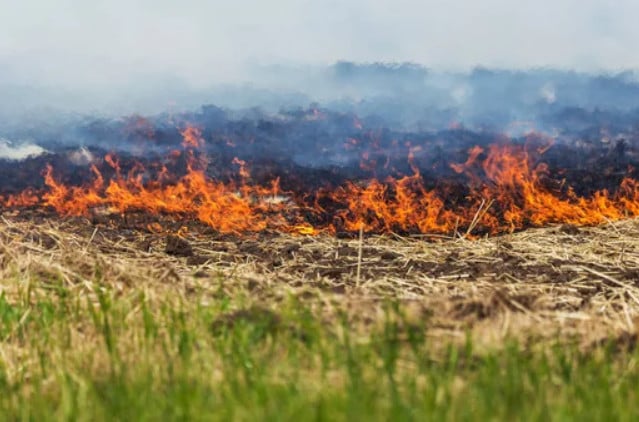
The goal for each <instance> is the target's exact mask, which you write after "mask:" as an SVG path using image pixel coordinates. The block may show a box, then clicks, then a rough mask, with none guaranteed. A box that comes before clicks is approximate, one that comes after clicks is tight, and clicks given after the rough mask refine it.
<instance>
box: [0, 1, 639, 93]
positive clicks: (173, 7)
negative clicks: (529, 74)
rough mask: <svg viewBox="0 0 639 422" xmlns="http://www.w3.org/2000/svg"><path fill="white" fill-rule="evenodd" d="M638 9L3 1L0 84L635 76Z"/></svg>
mask: <svg viewBox="0 0 639 422" xmlns="http://www.w3.org/2000/svg"><path fill="white" fill-rule="evenodd" d="M637 16H639V2H637V1H636V0H615V1H614V2H612V1H609V0H608V1H605V0H579V1H578V0H536V1H534V2H533V1H525V2H524V1H516V0H482V1H478V0H421V1H419V0H325V1H322V0H315V1H308V0H234V1H217V0H212V1H204V0H137V1H136V0H109V1H103V0H91V1H86V0H57V1H50V0H0V76H1V77H2V78H4V79H5V81H6V80H12V81H15V82H16V83H24V84H29V83H39V84H50V85H58V86H67V85H69V86H73V85H78V84H85V85H94V86H109V84H113V83H115V82H122V81H132V80H135V79H136V78H151V79H153V78H155V77H157V78H162V77H175V78H176V79H180V80H184V81H187V82H188V83H191V84H195V85H198V84H199V85H206V84H211V83H215V82H219V81H224V82H227V81H239V80H242V79H243V78H245V77H246V72H245V69H247V68H249V67H251V66H255V65H270V64H287V65H327V64H331V63H333V62H335V61H337V60H341V59H344V60H352V61H358V62H372V61H399V62H401V61H410V62H415V63H420V64H423V65H425V66H427V67H434V68H443V69H467V68H470V67H473V66H476V65H483V66H489V67H502V68H503V67H508V68H527V67H558V68H569V69H577V70H601V69H603V70H616V69H629V68H630V69H634V68H639V53H638V52H637V49H636V41H637V40H639V25H637V24H636V17H637Z"/></svg>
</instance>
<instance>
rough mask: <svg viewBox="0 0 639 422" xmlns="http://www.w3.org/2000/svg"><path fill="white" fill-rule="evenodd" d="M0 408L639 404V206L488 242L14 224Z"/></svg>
mask: <svg viewBox="0 0 639 422" xmlns="http://www.w3.org/2000/svg"><path fill="white" fill-rule="evenodd" d="M0 252H1V254H0V273H1V280H2V281H1V282H0V292H1V293H0V417H1V418H2V419H3V420H39V421H41V420H51V419H55V420H58V419H66V420H159V419H163V420H229V419H234V420H256V419H258V420H260V419H266V420H273V419H277V420H308V419H314V420H377V419H380V420H388V419H393V420H424V419H425V418H433V419H435V420H442V419H444V420H446V419H455V420H457V419H478V420H487V419H497V420H515V419H525V420H548V419H581V418H584V419H597V420H603V419H605V420H609V419H622V420H632V419H636V418H637V417H639V409H638V408H637V406H636V403H637V400H639V391H638V390H637V388H636V386H637V385H639V367H637V359H638V358H639V351H637V348H636V343H637V328H638V327H639V319H638V316H639V284H638V283H637V281H638V280H639V221H636V220H625V221H619V222H614V223H613V222H610V223H608V224H604V225H601V226H597V227H588V228H578V227H574V226H557V227H551V228H545V229H533V230H527V231H523V232H519V233H514V234H509V235H504V236H498V237H491V238H481V239H473V240H469V239H466V238H465V237H464V236H457V237H456V238H444V237H424V236H422V237H411V238H406V237H404V238H400V237H394V236H390V235H387V236H374V237H371V236H361V237H360V238H355V239H339V238H336V237H331V236H328V235H321V236H313V237H305V236H288V235H282V234H254V235H243V236H235V235H221V234H217V233H215V232H213V231H212V230H210V229H207V228H205V227H200V226H197V225H186V226H182V224H181V223H180V222H179V221H158V222H151V223H149V222H148V221H146V220H145V217H144V216H140V218H139V220H136V219H135V216H129V217H127V218H126V219H124V218H115V217H114V218H111V217H105V219H103V220H101V221H99V222H96V221H95V220H94V221H89V220H87V219H83V218H72V219H60V218H57V217H53V216H49V215H41V213H40V212H36V213H34V214H29V213H28V212H20V213H17V212H16V213H14V214H13V215H11V214H9V213H5V215H4V216H2V217H1V220H0Z"/></svg>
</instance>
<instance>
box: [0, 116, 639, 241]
mask: <svg viewBox="0 0 639 422" xmlns="http://www.w3.org/2000/svg"><path fill="white" fill-rule="evenodd" d="M181 133H182V137H183V147H184V150H183V151H172V152H171V153H170V156H169V157H170V158H173V159H176V158H178V157H181V156H183V157H186V161H187V166H186V172H185V174H184V175H183V176H180V177H178V176H176V175H174V174H172V173H171V172H170V171H169V170H168V168H167V167H166V166H165V165H161V166H156V168H155V169H154V171H151V170H149V169H147V168H145V167H144V166H143V165H142V164H140V163H137V164H135V165H133V166H130V170H128V171H126V172H125V171H123V170H122V165H121V163H120V161H119V159H118V157H117V156H115V155H114V154H107V155H106V156H105V157H104V160H103V161H104V163H105V164H106V166H105V167H104V168H99V166H98V164H95V163H94V164H91V167H90V169H91V172H92V174H93V177H92V180H91V181H90V182H89V183H87V184H84V185H81V186H72V185H68V184H65V183H63V182H62V181H60V180H58V179H57V178H56V176H55V175H54V170H53V168H52V167H51V166H50V165H49V166H47V167H46V168H45V170H44V173H43V175H44V183H45V185H46V189H45V190H44V191H41V192H40V191H36V190H34V189H28V190H25V191H23V192H21V193H18V194H15V195H8V196H5V197H2V198H0V201H1V203H2V205H3V206H4V207H6V208H16V207H31V206H45V207H50V208H52V209H53V210H55V211H56V212H58V213H59V214H61V215H63V216H81V215H84V216H87V215H90V214H91V213H92V212H95V211H96V210H106V211H107V212H110V213H119V214H124V213H127V212H129V211H133V210H138V211H144V212H147V213H151V214H160V215H175V216H179V217H182V218H185V219H189V218H192V219H197V220H199V221H200V222H202V223H205V224H207V225H209V226H211V227H212V228H214V229H216V230H217V231H219V232H221V233H247V232H261V231H265V230H269V231H279V232H286V233H296V234H300V235H317V234H319V233H323V232H327V233H337V232H341V231H348V232H357V231H359V230H360V229H361V230H363V231H365V232H367V233H391V232H400V233H441V234H451V233H455V232H459V233H463V234H464V235H467V236H468V235H469V236H472V235H473V233H491V234H494V233H500V232H508V231H512V230H516V229H520V228H524V227H540V226H545V225H549V224H556V223H568V224H574V225H594V224H598V223H602V222H605V221H610V220H618V219H621V218H625V217H631V216H639V181H637V180H635V179H633V178H631V177H626V178H625V179H623V181H622V182H621V184H620V186H619V187H618V189H616V190H615V191H614V193H613V192H610V191H607V190H600V191H596V192H594V193H593V194H592V195H589V196H588V197H582V196H579V195H577V194H576V193H575V191H574V189H572V188H570V187H566V186H562V185H558V184H555V185H552V184H549V183H548V179H549V177H550V172H549V169H548V166H547V165H546V164H544V163H543V161H542V160H541V158H542V156H543V154H544V153H545V152H546V151H547V150H548V148H550V146H551V145H552V142H551V141H550V140H542V142H530V143H526V144H524V145H519V144H507V143H495V144H492V145H489V146H487V147H479V146H475V147H472V148H470V149H469V150H468V156H467V159H466V160H465V161H464V162H462V163H453V164H450V167H451V170H452V171H453V172H454V173H456V174H458V175H460V177H465V178H466V179H467V180H468V183H467V184H466V185H465V188H464V189H466V190H465V191H464V192H465V193H464V196H463V199H462V200H461V202H460V200H459V199H452V198H453V197H454V198H459V194H457V195H451V189H454V187H451V186H450V185H445V184H439V185H434V186H432V183H431V184H429V182H428V181H426V180H424V178H423V176H422V175H421V174H420V172H419V170H418V167H417V165H416V163H415V155H416V153H417V152H419V151H420V148H421V147H420V146H410V147H409V148H408V151H409V152H408V154H409V155H408V163H409V164H410V166H411V168H412V169H413V174H411V175H407V176H403V177H396V178H393V177H389V178H386V179H384V180H378V179H371V180H368V181H365V182H346V183H344V184H343V185H342V186H338V187H333V188H328V187H326V188H323V189H320V190H318V191H315V192H302V193H293V192H285V191H282V189H281V187H280V181H279V179H273V180H272V181H270V183H267V184H264V185H259V184H254V183H252V181H251V180H252V179H251V173H250V170H249V166H248V164H247V163H246V162H245V161H243V160H241V159H239V158H235V159H234V160H233V161H232V163H233V164H235V165H236V166H237V167H238V169H237V175H238V177H237V178H236V180H230V181H226V182H223V181H218V180H214V179H212V178H210V177H208V176H207V174H206V169H207V166H208V160H207V157H206V156H205V155H204V154H203V153H201V151H199V150H200V149H201V148H202V146H203V145H204V140H203V138H202V132H201V131H200V130H199V129H197V128H195V127H192V126H188V127H186V128H185V129H184V130H183V131H182V132H181ZM347 145H349V146H355V145H357V140H354V139H349V140H347ZM364 158H367V157H366V156H364ZM371 163H373V162H371ZM373 164H374V163H373ZM107 169H110V170H109V174H111V173H112V174H113V175H112V176H110V177H105V174H106V173H105V171H106V170H107ZM152 175H154V176H153V178H150V177H151V176H152ZM429 186H430V187H429ZM549 186H551V187H549ZM148 229H149V230H150V231H153V232H161V231H162V228H161V226H158V225H157V224H156V223H150V224H149V225H148ZM187 230H188V227H187V226H184V228H183V229H181V231H180V233H182V234H184V233H187Z"/></svg>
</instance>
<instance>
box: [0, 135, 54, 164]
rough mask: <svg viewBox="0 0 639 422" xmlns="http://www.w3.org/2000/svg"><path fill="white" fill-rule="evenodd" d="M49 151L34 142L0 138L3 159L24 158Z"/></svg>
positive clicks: (0, 151)
mask: <svg viewBox="0 0 639 422" xmlns="http://www.w3.org/2000/svg"><path fill="white" fill-rule="evenodd" d="M46 152H47V151H46V150H45V149H44V148H42V147H40V146H38V145H34V144H30V143H17V144H14V143H13V142H11V141H9V140H7V139H3V138H0V159H3V160H24V159H25V158H33V157H37V156H39V155H42V154H45V153H46Z"/></svg>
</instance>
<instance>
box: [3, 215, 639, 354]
mask: <svg viewBox="0 0 639 422" xmlns="http://www.w3.org/2000/svg"><path fill="white" fill-rule="evenodd" d="M179 232H180V236H181V237H182V238H183V239H184V240H186V242H187V243H188V245H186V244H184V245H182V246H184V247H186V248H187V249H186V250H183V251H181V250H177V251H173V253H177V254H178V255H180V254H181V255H185V256H174V255H169V254H167V253H166V243H167V239H168V237H167V234H166V233H152V232H150V231H148V230H146V231H144V230H131V229H128V228H122V227H121V226H117V225H116V226H114V227H111V226H109V225H97V226H94V225H92V224H90V223H89V222H88V221H85V220H81V219H73V220H60V219H25V218H23V217H19V216H17V217H13V218H12V217H3V219H2V222H1V223H0V250H1V251H2V260H1V267H0V279H2V280H3V281H2V282H0V291H2V292H3V293H4V294H5V296H6V297H7V298H8V299H9V300H11V298H17V297H18V295H24V294H25V291H27V290H30V291H33V292H36V293H37V292H38V291H39V292H40V293H39V294H47V289H49V288H53V287H51V286H48V284H47V280H57V281H56V282H61V283H63V284H64V286H65V287H66V288H67V289H69V290H70V291H72V292H74V294H77V295H79V296H86V297H88V298H93V300H97V299H95V290H96V288H99V283H98V282H96V280H97V279H98V277H97V276H96V272H98V273H100V274H99V279H100V280H102V281H100V283H104V282H107V283H109V285H110V287H111V288H113V289H115V290H116V291H120V292H121V293H122V294H123V295H127V294H133V293H135V292H140V291H143V292H144V294H145V295H147V296H148V297H149V298H151V300H152V298H153V297H155V296H157V297H162V298H163V299H166V298H170V297H176V298H180V299H181V300H189V298H190V297H191V296H192V297H196V296H197V298H198V299H197V300H202V301H215V300H218V298H219V297H221V295H224V296H225V297H241V298H242V303H245V304H255V305H260V306H263V307H267V308H269V309H277V307H278V306H279V304H281V303H284V302H286V300H287V298H289V297H291V296H294V297H295V298H297V299H298V300H300V301H302V302H303V303H305V304H307V305H308V307H309V308H311V309H313V310H314V312H315V313H317V314H318V315H321V316H322V318H324V319H325V321H326V322H327V323H331V322H332V321H333V320H334V319H335V318H336V316H338V315H341V314H343V313H346V314H348V316H349V318H350V319H351V321H352V323H353V327H360V328H362V329H365V327H366V326H368V325H370V324H371V323H374V322H375V321H377V320H378V317H379V316H380V315H382V314H383V306H382V305H383V304H384V303H385V302H386V301H387V300H388V299H389V298H392V299H396V300H398V301H401V302H402V303H404V304H405V306H404V309H405V312H406V313H407V314H408V316H409V318H412V319H414V320H423V319H426V318H427V319H429V320H430V324H429V325H430V327H431V330H430V332H429V335H430V336H433V337H435V338H442V343H445V342H447V340H450V339H461V340H463V339H464V338H465V337H466V335H467V334H470V335H471V336H472V338H473V339H474V342H475V344H476V345H478V346H479V347H481V346H482V345H486V346H488V345H491V346H494V345H495V344H499V342H500V341H502V340H503V339H505V338H513V337H515V338H520V339H522V340H524V341H528V340H531V339H532V340H535V341H537V340H540V339H543V338H550V337H552V338H556V336H557V334H559V335H561V336H563V337H564V338H565V339H566V341H576V342H579V343H580V344H584V345H588V344H592V343H593V342H598V341H600V340H601V339H603V338H610V337H611V336H624V337H623V338H627V336H628V335H630V336H633V337H632V338H633V339H634V336H635V330H636V324H637V316H638V315H639V284H638V282H639V221H637V220H628V221H623V222H615V223H614V224H613V223H610V224H607V225H603V226H599V227H592V228H579V229H578V228H575V227H556V228H547V229H534V230H528V231H525V232H521V233H516V234H511V235H506V236H501V237H495V238H487V239H480V240H474V241H470V240H465V239H439V240H437V241H432V239H430V240H428V241H427V240H424V239H420V238H394V237H390V236H387V237H368V238H366V237H364V238H362V239H355V240H343V239H336V238H333V237H329V236H320V237H291V236H284V235H254V236H245V237H229V236H220V235H215V234H211V233H210V232H206V231H198V230H194V229H191V230H188V231H187V230H184V229H183V230H179ZM189 246H190V249H191V250H188V249H189V248H188V247H189ZM178 249H179V248H178ZM16 274H18V275H19V276H18V277H16ZM34 279H38V280H39V282H38V283H31V282H30V280H34ZM30 283H31V284H30ZM54 284H55V283H52V285H54ZM195 292H197V295H195ZM444 340H446V341H444Z"/></svg>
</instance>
